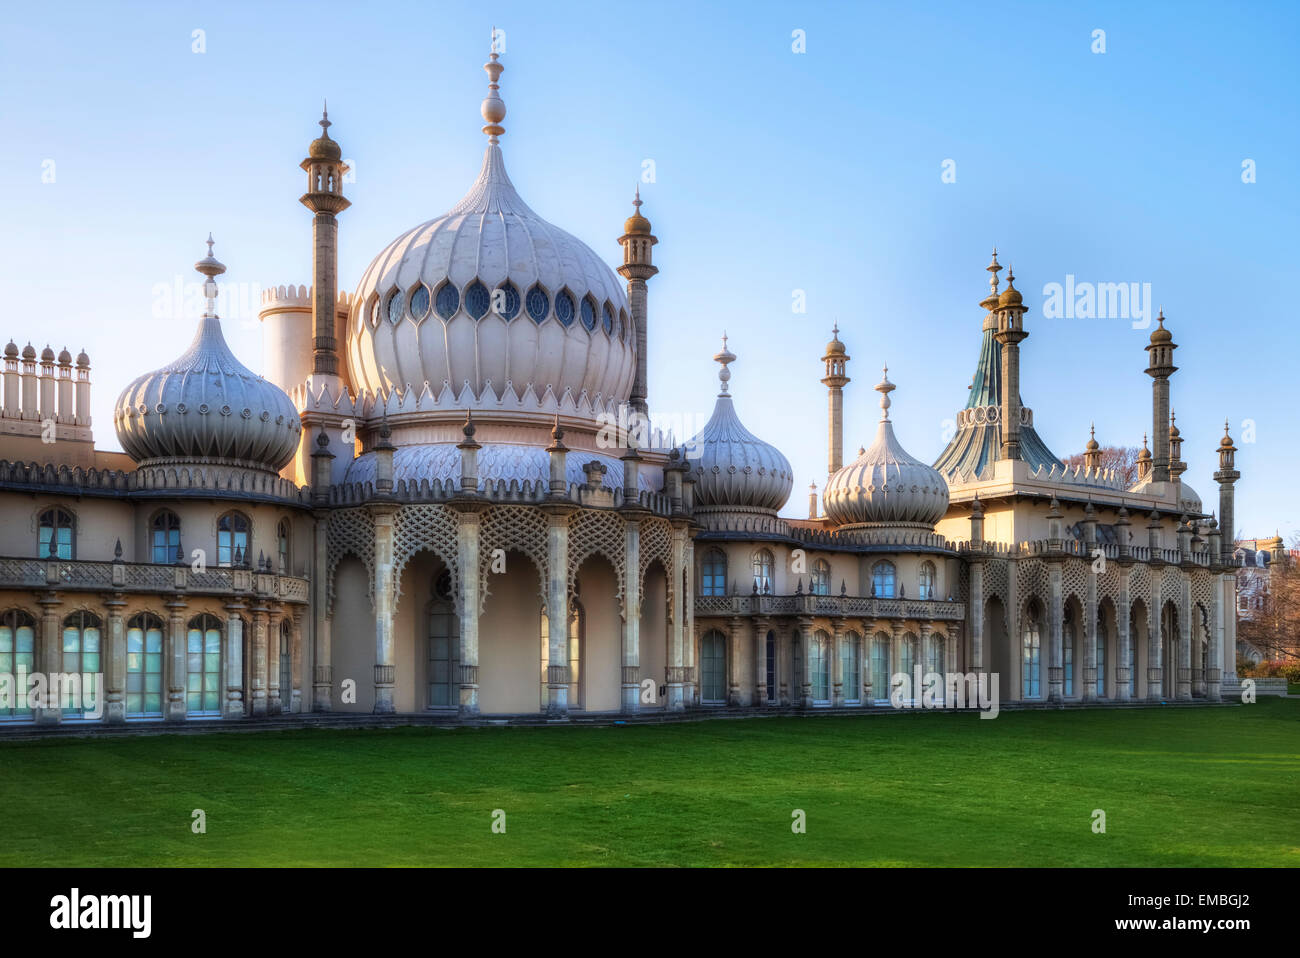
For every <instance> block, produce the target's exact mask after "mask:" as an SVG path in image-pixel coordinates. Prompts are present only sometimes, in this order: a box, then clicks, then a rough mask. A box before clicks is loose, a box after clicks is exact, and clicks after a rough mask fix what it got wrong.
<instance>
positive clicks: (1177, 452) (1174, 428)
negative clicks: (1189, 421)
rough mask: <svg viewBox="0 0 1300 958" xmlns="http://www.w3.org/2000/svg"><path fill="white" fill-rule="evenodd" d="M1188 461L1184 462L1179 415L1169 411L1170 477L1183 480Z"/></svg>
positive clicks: (1176, 480)
mask: <svg viewBox="0 0 1300 958" xmlns="http://www.w3.org/2000/svg"><path fill="white" fill-rule="evenodd" d="M1186 471H1187V463H1185V462H1183V437H1182V433H1180V432H1179V431H1178V417H1177V416H1175V415H1174V412H1173V410H1172V409H1171V410H1170V411H1169V478H1170V479H1173V480H1174V481H1175V482H1181V481H1182V477H1183V473H1185V472H1186Z"/></svg>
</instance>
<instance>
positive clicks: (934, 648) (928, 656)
mask: <svg viewBox="0 0 1300 958" xmlns="http://www.w3.org/2000/svg"><path fill="white" fill-rule="evenodd" d="M946 638H947V636H946V635H945V634H944V633H943V632H931V633H930V636H929V638H927V639H926V643H927V644H928V646H929V647H928V648H927V649H926V651H925V671H926V672H929V673H931V674H933V675H937V676H938V678H937V679H935V686H934V695H935V699H936V701H939V702H942V701H943V697H944V691H945V686H944V681H943V676H944V654H943V643H944V640H945V639H946ZM922 681H925V678H924V677H922ZM922 689H924V686H922Z"/></svg>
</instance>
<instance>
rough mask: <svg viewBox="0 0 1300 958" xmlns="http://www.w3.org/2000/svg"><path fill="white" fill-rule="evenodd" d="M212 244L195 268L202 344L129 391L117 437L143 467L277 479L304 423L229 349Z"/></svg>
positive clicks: (117, 412) (117, 420) (197, 341)
mask: <svg viewBox="0 0 1300 958" xmlns="http://www.w3.org/2000/svg"><path fill="white" fill-rule="evenodd" d="M208 242H209V249H208V255H207V256H206V257H205V258H204V259H202V260H199V262H198V263H196V264H195V268H196V269H197V270H198V271H199V272H200V273H202V274H204V276H205V277H206V280H205V282H204V284H203V291H204V295H205V296H206V297H207V301H208V304H207V309H206V310H205V312H204V315H203V318H202V319H201V320H200V321H199V329H198V332H197V334H196V335H195V337H194V342H193V343H191V345H190V348H189V349H188V350H186V352H185V354H184V355H183V356H181V357H180V358H179V359H177V360H176V361H175V362H173V363H171V364H169V365H167V366H164V367H163V368H162V369H159V370H156V371H154V372H152V373H149V374H147V375H145V376H141V377H140V378H138V379H136V380H135V381H134V382H132V383H131V384H130V385H129V386H127V387H126V389H124V390H123V391H122V394H121V396H119V397H118V400H117V406H116V408H115V409H114V412H113V424H114V426H115V427H116V429H117V438H118V440H119V441H120V442H121V443H122V449H123V450H124V451H125V452H126V454H127V455H129V456H130V457H131V458H132V459H134V460H135V461H136V462H156V461H159V460H164V461H173V462H175V461H180V462H197V461H201V462H220V463H225V464H229V465H237V466H244V467H248V468H256V469H265V470H268V471H271V472H277V471H279V470H280V469H281V468H282V467H283V466H284V465H285V464H286V463H287V462H288V461H289V460H290V459H292V458H293V454H294V452H295V451H296V450H297V448H298V440H299V437H300V434H301V432H302V422H301V421H300V420H299V418H298V411H297V409H296V408H294V405H293V403H292V402H291V401H290V399H289V397H288V396H287V395H285V393H284V392H283V391H281V390H280V389H278V388H277V387H276V386H274V385H272V384H271V383H269V382H267V381H266V380H265V379H263V378H262V377H261V376H258V375H257V374H255V373H253V372H252V371H250V370H249V369H247V368H246V367H245V366H243V365H242V364H241V363H240V362H239V360H237V359H236V358H235V356H234V354H233V353H232V352H231V351H230V347H229V346H227V345H226V340H225V337H224V336H223V335H222V333H221V320H220V319H218V318H217V315H216V297H217V284H216V280H215V278H214V277H216V276H218V275H220V274H221V273H224V272H225V270H226V268H225V266H223V265H222V264H221V263H219V262H217V260H216V259H215V258H213V256H212V250H211V238H209V240H208ZM83 355H84V354H83ZM78 362H79V363H80V362H81V357H78Z"/></svg>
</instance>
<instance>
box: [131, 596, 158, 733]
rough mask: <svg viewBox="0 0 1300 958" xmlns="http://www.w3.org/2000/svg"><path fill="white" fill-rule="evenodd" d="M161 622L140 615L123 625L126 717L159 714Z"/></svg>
mask: <svg viewBox="0 0 1300 958" xmlns="http://www.w3.org/2000/svg"><path fill="white" fill-rule="evenodd" d="M162 630H163V623H162V619H160V618H158V617H157V616H154V615H148V614H147V613H142V614H140V615H137V616H135V617H134V618H132V619H130V620H129V621H128V622H127V624H126V714H127V716H128V717H134V718H145V717H150V716H158V715H162V646H163V633H162Z"/></svg>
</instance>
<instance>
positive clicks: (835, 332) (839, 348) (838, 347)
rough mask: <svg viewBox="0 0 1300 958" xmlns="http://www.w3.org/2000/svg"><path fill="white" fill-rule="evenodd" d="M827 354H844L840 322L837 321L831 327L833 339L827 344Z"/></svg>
mask: <svg viewBox="0 0 1300 958" xmlns="http://www.w3.org/2000/svg"><path fill="white" fill-rule="evenodd" d="M826 355H827V356H828V357H829V356H843V355H844V344H843V343H842V342H840V326H839V323H836V324H835V325H834V326H833V327H831V341H830V342H829V343H827V344H826Z"/></svg>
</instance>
